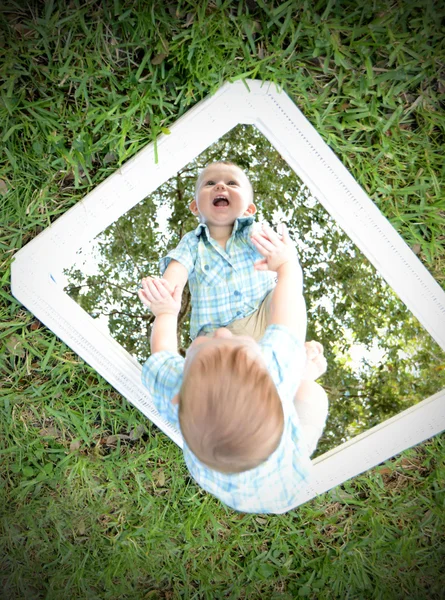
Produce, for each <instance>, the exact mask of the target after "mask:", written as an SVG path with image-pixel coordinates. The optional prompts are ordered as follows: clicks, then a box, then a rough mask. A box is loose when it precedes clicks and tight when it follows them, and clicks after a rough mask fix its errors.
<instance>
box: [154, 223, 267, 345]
mask: <svg viewBox="0 0 445 600" xmlns="http://www.w3.org/2000/svg"><path fill="white" fill-rule="evenodd" d="M253 227H254V219H253V217H241V218H239V219H237V220H236V221H235V223H234V226H233V230H232V235H231V236H230V238H229V240H228V241H227V244H226V249H225V250H223V248H222V247H221V246H220V245H219V244H218V243H217V242H215V240H214V239H213V238H212V237H210V234H209V229H208V227H207V225H205V224H204V223H200V224H199V225H198V227H197V228H196V229H195V230H194V231H190V232H189V233H187V234H186V235H185V236H184V237H183V238H182V239H181V241H180V242H179V244H178V245H177V246H176V248H174V249H173V250H171V251H170V252H169V253H168V254H167V256H165V257H164V258H161V260H160V263H159V266H160V270H161V273H164V271H165V269H166V268H167V266H168V264H169V262H170V261H171V259H175V260H177V261H178V262H180V263H181V264H182V265H184V266H185V268H186V269H187V272H188V282H189V287H190V293H191V296H192V302H191V304H192V314H191V317H190V337H191V338H192V339H194V338H195V337H196V336H197V335H198V334H199V333H210V332H212V331H214V330H215V329H217V328H218V327H225V326H226V325H228V324H229V323H231V322H232V321H234V320H235V319H242V318H244V317H248V316H249V315H250V314H252V313H253V312H254V311H255V310H257V308H258V307H259V306H260V304H261V302H262V301H263V299H264V298H265V297H266V296H267V294H268V293H269V292H270V291H271V290H273V288H274V287H275V277H276V273H272V272H271V271H257V270H256V269H254V267H253V263H254V262H255V261H256V260H258V259H260V258H263V257H262V256H261V254H260V253H259V252H258V251H257V249H256V248H255V246H254V245H253V243H252V241H251V239H250V236H251V234H252V229H253Z"/></svg>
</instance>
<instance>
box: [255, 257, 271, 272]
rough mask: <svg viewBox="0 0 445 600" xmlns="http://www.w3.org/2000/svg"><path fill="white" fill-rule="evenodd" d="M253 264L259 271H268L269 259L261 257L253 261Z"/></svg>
mask: <svg viewBox="0 0 445 600" xmlns="http://www.w3.org/2000/svg"><path fill="white" fill-rule="evenodd" d="M253 266H254V268H255V269H256V270H257V271H267V270H268V266H267V260H266V259H265V258H260V260H257V261H255V262H254V263H253Z"/></svg>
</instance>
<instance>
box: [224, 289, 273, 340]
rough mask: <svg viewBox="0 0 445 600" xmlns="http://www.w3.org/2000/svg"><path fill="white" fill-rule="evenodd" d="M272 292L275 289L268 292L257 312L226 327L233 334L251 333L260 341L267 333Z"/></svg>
mask: <svg viewBox="0 0 445 600" xmlns="http://www.w3.org/2000/svg"><path fill="white" fill-rule="evenodd" d="M272 294H273V290H272V291H271V292H269V293H268V294H267V296H266V297H265V298H264V300H263V301H262V302H261V304H260V306H259V308H257V309H256V311H255V312H253V313H252V314H251V315H249V316H248V317H244V318H243V319H237V320H236V321H232V322H231V323H229V324H228V325H226V329H228V330H229V331H231V332H232V333H233V335H250V337H253V339H254V340H255V341H256V342H258V341H259V340H260V339H261V338H262V337H263V335H264V334H265V333H266V328H267V318H268V316H269V308H270V301H271V299H272Z"/></svg>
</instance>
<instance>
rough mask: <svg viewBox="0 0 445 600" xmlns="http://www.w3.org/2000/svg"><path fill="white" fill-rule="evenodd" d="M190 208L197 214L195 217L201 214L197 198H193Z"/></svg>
mask: <svg viewBox="0 0 445 600" xmlns="http://www.w3.org/2000/svg"><path fill="white" fill-rule="evenodd" d="M189 209H190V210H191V211H192V213H193V214H194V215H195V217H197V216H198V215H199V212H198V205H197V204H196V200H192V201H191V202H190V204H189Z"/></svg>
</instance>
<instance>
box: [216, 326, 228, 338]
mask: <svg viewBox="0 0 445 600" xmlns="http://www.w3.org/2000/svg"><path fill="white" fill-rule="evenodd" d="M232 335H233V334H232V332H231V331H230V329H227V328H226V327H220V328H219V329H217V330H216V331H215V332H214V334H213V337H216V338H231V337H232Z"/></svg>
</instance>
